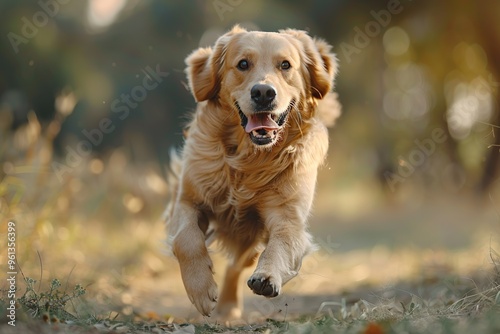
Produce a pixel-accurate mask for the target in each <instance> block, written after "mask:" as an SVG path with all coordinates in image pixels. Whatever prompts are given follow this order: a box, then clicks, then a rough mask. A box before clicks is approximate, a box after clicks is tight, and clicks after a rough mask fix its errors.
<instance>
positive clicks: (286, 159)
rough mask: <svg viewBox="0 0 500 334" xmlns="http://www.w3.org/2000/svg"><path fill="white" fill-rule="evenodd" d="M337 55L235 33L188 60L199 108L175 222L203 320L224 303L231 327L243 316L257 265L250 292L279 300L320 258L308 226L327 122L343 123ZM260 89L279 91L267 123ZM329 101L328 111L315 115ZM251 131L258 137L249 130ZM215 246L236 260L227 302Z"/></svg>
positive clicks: (307, 41)
mask: <svg viewBox="0 0 500 334" xmlns="http://www.w3.org/2000/svg"><path fill="white" fill-rule="evenodd" d="M330 49H331V47H330V46H329V45H328V44H327V43H325V42H324V41H322V40H318V39H312V38H311V37H309V36H308V35H307V34H306V33H305V32H303V31H297V30H293V29H287V30H282V31H279V32H278V33H270V32H254V31H252V32H249V31H246V30H244V29H242V28H240V27H238V26H236V27H234V28H233V29H232V30H231V31H230V32H228V33H227V34H225V35H223V36H222V37H220V38H219V39H218V40H217V42H216V44H215V46H214V48H200V49H198V50H195V51H194V52H193V53H192V54H191V55H189V56H188V57H187V59H186V64H187V69H186V73H187V76H188V80H189V87H190V89H191V91H192V93H193V95H194V97H195V99H196V101H197V102H198V107H197V109H196V111H195V113H194V115H193V118H192V120H191V121H190V123H189V127H188V128H189V130H188V133H187V136H186V140H185V144H184V147H183V150H182V152H181V153H179V154H173V157H172V158H173V159H172V171H173V174H172V176H171V177H170V185H171V187H172V196H173V198H172V201H171V203H170V205H169V207H168V208H167V211H166V216H167V227H168V243H169V245H170V246H171V249H172V251H173V254H174V255H175V256H176V258H177V259H178V261H179V265H180V269H181V275H182V280H183V282H184V286H185V288H186V291H187V294H188V296H189V298H190V300H191V302H192V303H193V304H194V305H195V306H196V308H197V309H198V311H199V312H200V313H201V314H203V315H210V314H211V313H212V311H213V310H214V308H215V307H216V305H217V311H218V313H219V314H221V315H222V316H224V317H231V318H234V317H239V316H240V315H241V296H240V294H241V291H240V289H239V288H238V279H239V276H240V273H241V271H242V270H243V269H244V268H245V267H248V266H250V265H252V264H254V263H255V261H256V260H257V259H258V263H257V267H256V269H255V271H254V273H253V274H252V276H251V277H250V278H249V280H248V282H247V284H248V286H249V287H250V289H252V290H253V291H254V292H255V293H257V294H261V295H264V296H266V297H274V296H277V295H278V294H279V293H280V290H281V287H282V286H283V284H285V283H286V282H287V281H289V280H290V279H292V278H293V277H294V276H296V275H297V273H298V271H299V269H300V266H301V262H302V258H303V257H304V256H305V255H306V254H307V253H308V252H310V251H311V250H312V249H313V244H312V238H311V235H310V234H309V233H308V232H307V218H308V216H309V212H310V210H311V205H312V201H313V196H314V189H315V184H316V176H317V169H318V167H319V166H320V165H321V164H322V162H323V161H324V159H325V156H326V154H327V150H328V132H327V129H326V127H325V124H324V123H325V120H329V121H328V122H330V123H332V122H333V120H334V119H335V118H336V117H337V116H338V114H339V105H338V103H337V102H336V95H335V94H334V93H331V89H332V85H333V79H334V76H335V74H336V71H337V62H336V58H335V56H334V55H333V54H332V53H331V52H330ZM242 60H244V61H245V62H243V63H241V61H242ZM288 65H289V66H288ZM257 84H263V85H266V86H265V87H272V88H274V89H275V91H276V96H275V97H274V99H273V101H272V106H271V105H269V106H265V108H260V111H262V110H263V109H265V112H260V114H259V110H257V109H258V108H257V107H256V102H255V101H256V99H257V98H256V97H255V96H254V95H252V96H251V94H250V91H251V90H252V89H253V87H254V86H255V85H257ZM252 94H253V93H252ZM325 100H326V102H327V103H325V104H324V106H325V107H327V108H324V107H322V106H321V105H319V106H318V103H319V102H322V101H325ZM256 108H257V109H256ZM288 110H289V113H287V111H288ZM257 114H259V115H258V116H256V115H257ZM321 114H323V115H321ZM280 117H281V118H280ZM271 119H272V120H273V121H271ZM283 119H286V122H285V123H284V124H282V125H280V124H281V123H280V122H282V121H283ZM249 120H251V122H250V121H249ZM245 122H246V124H249V122H250V123H252V125H253V127H252V126H250V125H248V128H247V129H246V130H245V127H244V125H245ZM259 122H261V123H262V124H261V126H260V127H258V128H256V129H257V130H255V131H252V129H250V128H255V127H256V125H259V124H260V123H259ZM329 125H331V124H329ZM278 126H279V127H278ZM259 131H260V132H259ZM252 136H253V137H254V138H251V137H252ZM259 136H264V137H263V139H262V138H261V139H262V140H261V141H259V139H257V140H255V137H259ZM213 240H217V241H218V242H219V244H220V245H221V246H222V247H223V249H224V250H225V251H226V252H227V253H228V255H229V256H230V260H231V262H230V265H229V266H228V268H227V270H226V276H225V279H224V284H223V288H222V291H221V293H220V296H218V293H217V285H216V283H215V281H214V279H213V267H212V261H211V259H210V257H209V254H208V251H207V246H208V244H210V243H211V242H212V241H213ZM259 254H260V256H259Z"/></svg>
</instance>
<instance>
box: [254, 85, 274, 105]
mask: <svg viewBox="0 0 500 334" xmlns="http://www.w3.org/2000/svg"><path fill="white" fill-rule="evenodd" d="M250 96H251V98H252V100H254V101H255V103H257V105H259V106H268V105H269V104H270V103H271V102H272V101H273V100H274V98H275V97H276V89H274V87H273V86H271V85H266V84H257V85H254V86H253V87H252V90H251V91H250Z"/></svg>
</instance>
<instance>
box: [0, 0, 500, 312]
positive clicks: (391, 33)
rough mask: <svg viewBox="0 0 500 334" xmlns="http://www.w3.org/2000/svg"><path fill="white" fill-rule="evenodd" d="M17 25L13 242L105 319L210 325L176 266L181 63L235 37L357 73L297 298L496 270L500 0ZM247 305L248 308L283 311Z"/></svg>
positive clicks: (266, 7)
mask: <svg viewBox="0 0 500 334" xmlns="http://www.w3.org/2000/svg"><path fill="white" fill-rule="evenodd" d="M0 13H1V14H0V15H1V17H2V19H1V20H0V32H1V33H0V35H1V38H0V218H1V221H0V237H2V238H4V237H3V236H5V235H6V234H5V231H6V224H7V222H8V221H9V220H14V221H15V222H16V226H17V245H18V254H17V255H18V261H19V264H20V266H21V268H22V270H23V272H24V275H26V276H30V277H34V278H35V279H37V280H41V281H42V284H45V282H48V281H49V280H50V279H51V278H54V277H57V278H59V279H61V280H70V281H72V282H73V281H74V282H82V283H83V284H84V285H85V286H86V287H87V290H88V291H89V294H90V295H91V296H93V297H95V298H94V299H93V300H95V302H96V303H97V304H98V305H100V306H99V307H102V309H103V310H107V311H109V310H111V309H112V310H116V311H119V312H123V313H125V314H127V313H128V314H132V313H133V312H155V314H165V313H169V314H174V315H176V316H179V317H189V316H194V315H195V314H196V311H195V310H194V307H192V306H190V303H189V300H188V298H187V297H186V295H185V294H184V292H183V288H182V283H181V281H180V275H179V273H178V267H177V264H176V262H175V261H174V260H173V259H171V258H168V257H167V256H166V255H164V254H163V251H164V249H163V238H164V236H165V232H164V227H163V222H162V221H161V213H162V210H163V209H164V207H165V204H166V203H167V200H168V198H169V189H168V184H167V182H166V178H167V175H166V173H167V170H168V167H167V166H168V160H169V150H170V148H172V147H179V146H180V145H181V144H182V126H183V125H184V124H185V122H186V120H187V117H186V115H187V114H188V113H189V112H190V111H191V110H193V108H194V106H195V103H194V100H193V98H192V96H191V95H190V93H189V91H188V90H187V86H186V78H185V75H184V58H185V57H186V55H187V54H189V53H190V52H191V51H192V50H193V49H196V48H197V47H199V46H208V45H211V44H212V43H213V42H214V40H215V39H216V38H217V36H219V35H220V34H222V33H223V32H224V31H226V30H227V29H229V28H230V27H231V26H232V25H234V24H236V23H240V24H242V25H243V26H245V27H247V28H250V29H260V30H266V31H276V30H278V29H281V28H287V27H292V28H297V29H303V30H307V31H308V32H309V33H310V34H311V35H313V36H320V37H322V38H324V39H325V40H327V41H328V42H329V43H330V44H332V45H334V51H335V52H336V54H337V56H338V59H339V63H340V72H339V76H338V78H337V80H336V90H337V92H338V93H339V96H340V100H341V103H342V106H343V114H342V116H341V118H340V119H339V120H338V122H337V124H336V126H335V128H333V129H331V130H330V135H331V140H330V152H329V157H328V162H327V163H326V164H325V166H324V167H323V168H322V169H321V171H320V174H319V182H318V189H317V196H316V203H315V209H314V214H313V216H312V217H311V219H310V223H311V231H312V232H313V234H314V235H315V236H316V239H317V243H318V245H319V246H320V250H319V252H318V253H316V254H314V255H311V256H310V257H309V258H308V259H307V260H306V261H305V263H304V266H303V268H302V271H301V274H300V275H299V277H297V278H296V279H295V280H294V281H292V282H291V283H290V285H289V287H288V288H285V296H289V297H285V299H281V303H282V304H283V303H284V301H283V300H285V301H286V300H287V305H289V306H290V308H291V309H295V310H296V311H297V312H300V310H301V308H303V309H307V310H308V311H311V310H314V308H315V307H316V308H317V305H319V303H321V302H322V301H324V300H321V299H318V300H315V302H314V303H312V302H311V303H312V304H311V303H309V304H307V303H308V302H306V301H304V300H302V301H300V300H301V299H300V298H298V297H297V299H293V300H294V301H295V300H297V301H296V302H291V300H292V297H290V296H294V295H296V294H302V295H308V296H328V295H341V294H343V293H346V291H355V290H356V289H359V288H360V287H363V288H364V289H367V290H366V291H371V290H370V289H374V290H377V289H379V290H380V289H383V287H386V286H388V285H391V284H398V283H399V282H407V283H408V282H420V281H422V280H431V281H432V280H436V279H441V278H442V277H446V276H447V275H451V274H452V273H453V274H457V275H460V277H469V276H471V277H472V276H475V275H476V274H479V273H482V272H487V271H488V270H490V269H491V263H492V262H493V261H494V259H495V258H496V257H495V255H494V254H495V249H497V250H498V248H497V246H496V245H497V242H498V240H499V235H498V232H499V229H500V173H499V172H498V171H499V168H500V166H499V150H500V140H499V138H500V130H499V127H500V112H499V102H500V95H499V91H498V90H499V83H500V25H499V24H498V22H499V21H500V3H499V2H498V1H494V0H478V1H466V0H454V1H453V0H447V1H409V0H400V1H397V0H388V1H378V0H377V1H368V0H363V1H356V2H353V1H347V0H335V1H326V0H325V1H319V0H317V1H284V0H283V1H273V2H270V1H260V0H256V1H250V0H233V1H229V0H209V1H184V2H180V1H159V0H158V1H154V0H150V1H139V0H85V1H83V0H81V1H80V0H78V1H77V0H42V1H39V2H38V1H27V0H26V1H24V0H23V1H19V0H2V1H1V2H0ZM0 242H1V243H2V245H4V244H5V243H6V241H0ZM6 256H7V255H6V253H5V247H4V246H1V247H0V263H1V264H4V263H5V259H6ZM214 256H215V258H216V259H217V261H216V276H217V279H218V280H219V282H220V279H221V273H222V272H223V262H224V260H223V258H222V257H221V256H220V255H215V254H214ZM248 274H250V272H249V273H248ZM243 276H246V275H243ZM0 286H1V284H0ZM377 291H378V290H377ZM246 295H247V296H248V297H250V293H248V292H246ZM252 298H254V299H252ZM286 298H288V299H286ZM293 298H295V297H293ZM325 298H326V297H325ZM248 300H250V301H249V302H247V304H248V305H247V309H248V312H250V314H251V312H254V313H255V312H256V313H259V312H261V313H262V312H269V313H272V312H275V311H277V310H278V309H280V308H281V307H282V305H281V304H280V301H277V302H275V303H274V304H273V303H271V304H269V305H270V306H269V307H267V308H266V307H264V308H263V307H262V304H258V303H257V302H256V301H259V300H260V299H257V298H256V297H251V298H249V299H248ZM268 303H270V302H268ZM111 305H112V306H111ZM280 305H281V306H280ZM96 307H97V306H96ZM264 315H267V314H264Z"/></svg>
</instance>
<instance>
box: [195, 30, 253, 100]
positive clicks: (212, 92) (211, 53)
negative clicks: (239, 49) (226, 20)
mask: <svg viewBox="0 0 500 334" xmlns="http://www.w3.org/2000/svg"><path fill="white" fill-rule="evenodd" d="M245 31H246V30H245V29H243V28H240V27H239V26H238V25H236V26H234V27H233V29H232V30H231V31H229V32H228V33H226V34H224V35H223V36H221V37H219V39H218V40H217V42H215V46H214V48H213V49H212V48H199V49H197V50H195V51H193V53H191V54H190V55H189V56H188V57H187V58H186V65H187V68H186V74H187V77H188V83H189V88H190V89H191V92H192V93H193V95H194V98H195V99H196V101H197V102H201V101H205V100H211V99H214V98H215V97H217V94H218V93H219V89H220V82H221V78H220V74H221V73H220V72H221V69H222V66H223V65H224V55H225V53H226V49H227V44H228V43H229V41H230V39H231V37H232V36H233V35H235V34H238V33H241V32H245Z"/></svg>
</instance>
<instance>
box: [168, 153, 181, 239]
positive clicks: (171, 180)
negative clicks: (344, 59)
mask: <svg viewBox="0 0 500 334" xmlns="http://www.w3.org/2000/svg"><path fill="white" fill-rule="evenodd" d="M169 167H170V168H169V171H168V174H167V185H168V192H169V201H168V205H167V208H166V209H165V212H163V221H164V222H165V223H166V226H167V227H168V226H169V225H170V221H171V219H172V213H173V210H174V204H175V200H176V198H177V192H178V191H179V180H180V176H181V173H182V152H179V151H177V150H176V149H174V148H172V149H171V150H170V166H169ZM167 243H168V241H167Z"/></svg>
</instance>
